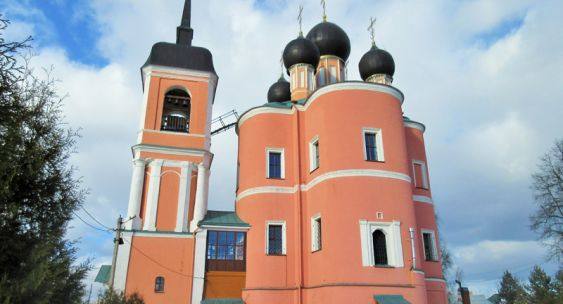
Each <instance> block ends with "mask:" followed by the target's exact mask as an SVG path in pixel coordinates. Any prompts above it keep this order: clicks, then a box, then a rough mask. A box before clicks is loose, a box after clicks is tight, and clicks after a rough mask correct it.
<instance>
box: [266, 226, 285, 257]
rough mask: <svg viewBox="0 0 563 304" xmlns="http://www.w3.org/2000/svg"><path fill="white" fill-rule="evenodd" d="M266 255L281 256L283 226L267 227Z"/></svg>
mask: <svg viewBox="0 0 563 304" xmlns="http://www.w3.org/2000/svg"><path fill="white" fill-rule="evenodd" d="M268 254H269V255H282V254H283V226H282V225H269V226H268Z"/></svg>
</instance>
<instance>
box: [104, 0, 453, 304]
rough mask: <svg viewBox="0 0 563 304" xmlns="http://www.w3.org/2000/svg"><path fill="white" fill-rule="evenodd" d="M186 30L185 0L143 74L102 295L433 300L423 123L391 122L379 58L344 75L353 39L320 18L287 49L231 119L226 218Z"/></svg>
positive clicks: (209, 61) (389, 82) (211, 89)
mask: <svg viewBox="0 0 563 304" xmlns="http://www.w3.org/2000/svg"><path fill="white" fill-rule="evenodd" d="M190 23H191V1H190V0H186V1H185V6H184V10H183V15H182V21H181V25H180V26H179V27H178V28H177V39H176V42H175V43H167V42H159V43H156V44H155V45H154V46H153V47H152V49H151V51H150V55H149V57H148V59H147V61H146V63H145V64H144V65H143V66H142V68H141V74H142V82H143V88H144V96H143V100H142V115H141V117H140V124H139V131H138V138H137V142H136V144H135V145H134V146H133V147H132V152H133V162H132V164H133V166H132V167H133V168H132V169H133V170H132V171H133V174H132V180H131V189H130V199H129V207H128V214H127V219H128V220H126V221H125V226H124V230H123V232H122V234H121V238H122V240H123V242H122V243H123V244H121V245H120V246H119V248H118V253H117V258H116V263H115V265H114V267H113V276H112V283H113V286H114V287H115V289H117V290H122V291H125V292H126V293H134V292H138V293H139V294H140V295H141V296H142V297H143V298H144V300H145V302H146V303H148V304H153V303H155V304H156V303H158V304H160V303H185V304H188V303H189V304H201V303H204V304H212V303H246V304H319V303H333V304H342V303H354V304H360V303H366V304H368V303H370V304H405V303H411V304H446V303H447V300H446V282H445V280H444V277H443V274H442V264H441V256H440V247H439V238H438V231H437V227H436V219H435V213H434V212H435V210H434V205H433V200H432V194H431V190H430V180H429V174H428V164H427V159H426V151H425V144H424V131H425V126H424V125H423V124H422V123H420V122H416V121H414V120H412V119H409V118H407V117H406V116H403V110H402V104H403V101H404V95H403V93H402V92H401V91H399V90H398V89H397V88H396V87H394V86H393V74H394V72H395V63H394V60H393V57H392V56H391V54H390V53H388V52H387V51H385V50H382V49H380V48H378V47H377V46H376V44H375V42H373V43H372V46H371V49H368V48H366V53H365V54H364V55H363V57H362V58H361V60H360V62H359V67H358V68H359V71H360V75H361V78H362V80H349V79H347V73H346V69H347V68H350V67H347V66H346V62H347V60H348V57H349V56H350V51H351V44H350V39H349V38H348V35H347V34H346V32H345V31H344V30H343V29H342V28H341V27H340V26H338V25H337V24H335V23H332V22H329V21H327V18H326V16H325V18H324V20H322V21H321V22H320V23H319V24H317V25H316V26H314V27H313V28H312V29H311V30H310V31H309V32H308V33H307V34H306V35H304V34H303V33H299V34H298V35H297V37H295V39H293V40H291V41H290V42H289V43H288V44H287V46H286V47H285V50H284V51H283V63H284V66H285V69H284V72H286V74H287V75H282V76H281V78H280V79H279V80H278V81H277V82H275V83H273V84H272V86H271V87H270V89H269V91H268V92H267V94H266V89H264V93H265V94H264V96H265V97H266V96H267V102H266V100H264V101H260V100H257V101H256V106H255V107H253V108H251V109H249V110H247V111H246V112H244V113H243V114H242V115H240V117H238V121H237V122H236V134H237V136H238V161H237V168H236V170H237V185H236V194H235V195H234V197H236V199H235V202H234V206H233V209H234V210H236V211H235V212H226V211H212V210H208V193H209V191H223V189H209V179H210V176H212V175H210V173H211V172H212V164H213V155H214V154H213V153H212V152H211V135H212V134H211V133H212V131H211V123H212V117H213V116H212V110H213V104H214V102H215V92H216V90H217V86H218V75H217V73H216V71H215V69H214V66H213V57H212V55H211V52H210V51H209V50H207V49H205V48H202V47H196V46H193V45H192V38H193V29H192V28H191V24H190ZM372 26H373V22H372ZM372 36H373V34H372ZM372 41H374V40H373V39H372ZM284 74H285V73H284ZM286 78H287V79H288V80H286ZM257 89H260V88H257ZM233 136H234V135H233ZM214 152H215V153H224V152H223V151H214ZM234 169H235V168H233V170H234Z"/></svg>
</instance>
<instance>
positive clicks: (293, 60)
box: [283, 36, 321, 69]
mask: <svg viewBox="0 0 563 304" xmlns="http://www.w3.org/2000/svg"><path fill="white" fill-rule="evenodd" d="M320 57H321V55H320V54H319V49H318V48H317V46H315V44H314V43H313V42H311V40H309V39H306V38H303V36H299V37H297V39H294V40H292V41H291V42H289V43H288V44H287V46H286V47H285V49H284V50H283V63H284V65H285V68H286V69H289V68H290V67H292V66H293V65H295V64H299V63H306V64H310V65H312V66H313V67H315V68H317V65H318V64H319V59H320Z"/></svg>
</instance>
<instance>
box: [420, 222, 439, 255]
mask: <svg viewBox="0 0 563 304" xmlns="http://www.w3.org/2000/svg"><path fill="white" fill-rule="evenodd" d="M424 234H430V241H431V242H432V244H431V248H432V252H431V254H430V256H431V257H432V259H431V260H427V259H426V246H424ZM420 237H421V241H422V252H423V253H424V255H423V257H424V261H426V262H437V261H439V260H440V256H439V255H438V245H437V243H436V232H435V231H434V230H431V229H421V230H420Z"/></svg>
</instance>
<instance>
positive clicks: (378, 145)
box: [362, 128, 385, 162]
mask: <svg viewBox="0 0 563 304" xmlns="http://www.w3.org/2000/svg"><path fill="white" fill-rule="evenodd" d="M366 134H373V135H375V149H376V151H375V153H376V156H377V159H376V160H375V161H379V162H384V161H385V153H384V151H385V150H384V149H383V132H382V131H381V129H380V128H362V140H363V142H364V160H368V155H367V147H366Z"/></svg>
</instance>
